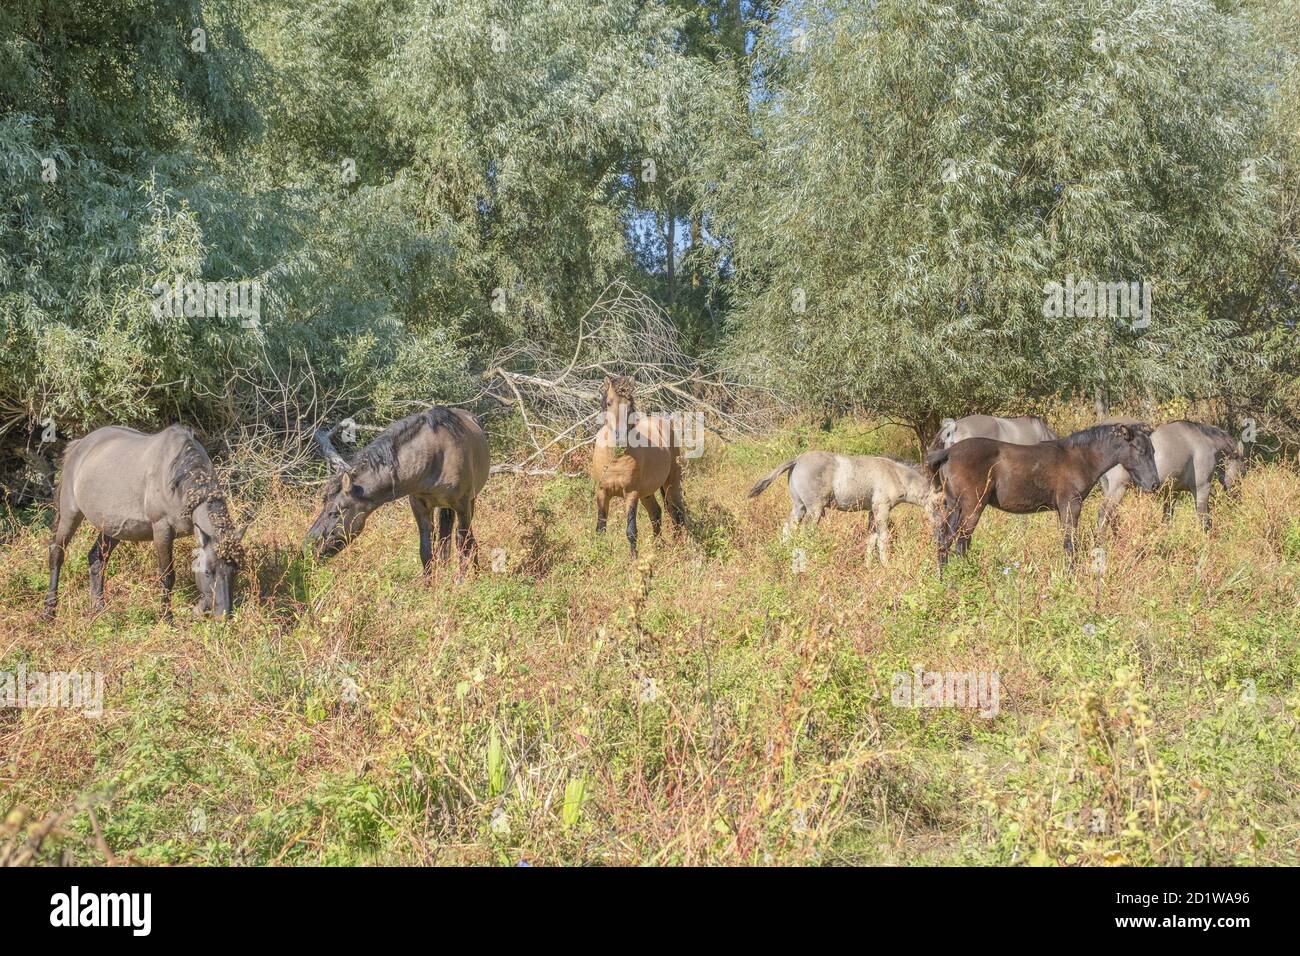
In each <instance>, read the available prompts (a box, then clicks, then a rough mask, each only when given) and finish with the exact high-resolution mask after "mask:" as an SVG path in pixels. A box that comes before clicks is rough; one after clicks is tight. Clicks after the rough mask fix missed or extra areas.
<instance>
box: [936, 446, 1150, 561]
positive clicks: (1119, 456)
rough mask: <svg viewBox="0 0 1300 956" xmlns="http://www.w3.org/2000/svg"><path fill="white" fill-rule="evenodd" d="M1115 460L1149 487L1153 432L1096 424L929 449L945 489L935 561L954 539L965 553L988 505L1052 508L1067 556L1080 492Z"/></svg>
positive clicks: (1024, 510) (1015, 510)
mask: <svg viewBox="0 0 1300 956" xmlns="http://www.w3.org/2000/svg"><path fill="white" fill-rule="evenodd" d="M1116 465H1122V466H1123V467H1124V468H1125V469H1126V470H1127V471H1128V473H1129V474H1130V475H1132V477H1133V479H1134V480H1135V481H1136V482H1137V483H1138V484H1139V485H1140V486H1141V487H1142V488H1144V489H1146V490H1147V491H1152V490H1154V489H1155V487H1156V463H1155V455H1154V452H1153V450H1152V446H1151V433H1150V432H1149V431H1147V430H1146V429H1145V428H1142V427H1140V426H1136V425H1094V426H1093V427H1092V428H1085V429H1084V430H1083V431H1079V432H1075V433H1074V434H1073V435H1068V436H1066V437H1065V438H1058V439H1056V440H1055V441H1043V442H1038V443H1036V444H1033V445H1013V444H1011V443H1009V442H1004V441H994V440H993V439H991V438H967V439H966V440H965V441H960V442H958V443H957V444H955V445H952V446H950V447H948V448H943V449H940V450H938V451H932V452H930V454H928V455H926V456H925V466H926V468H928V469H929V470H930V474H931V475H932V476H933V477H934V479H935V481H936V482H937V483H938V484H939V485H940V486H941V487H942V488H943V490H944V512H945V519H944V521H943V522H942V523H941V524H940V525H939V528H938V530H937V531H936V537H937V538H938V544H939V567H940V569H942V568H943V566H944V565H945V564H946V563H947V562H948V553H949V551H951V550H952V548H953V545H954V544H955V545H956V548H957V554H958V555H963V554H965V553H966V549H967V548H968V547H969V546H970V538H971V534H972V532H974V530H975V526H976V525H977V524H979V520H980V515H981V514H982V513H983V511H984V507H985V506H986V505H992V506H993V507H995V508H997V509H999V510H1000V511H1008V512H1010V513H1012V514H1032V513H1033V512H1036V511H1055V512H1056V515H1057V518H1059V519H1060V522H1061V527H1062V529H1064V532H1065V552H1066V554H1068V555H1069V556H1070V558H1071V560H1073V558H1074V534H1075V531H1076V530H1077V529H1078V527H1079V510H1080V508H1082V506H1083V499H1084V498H1086V497H1088V492H1090V491H1092V487H1093V485H1095V484H1097V479H1099V478H1100V477H1101V476H1102V475H1104V474H1105V473H1106V472H1108V471H1110V469H1112V468H1114V467H1115V466H1116Z"/></svg>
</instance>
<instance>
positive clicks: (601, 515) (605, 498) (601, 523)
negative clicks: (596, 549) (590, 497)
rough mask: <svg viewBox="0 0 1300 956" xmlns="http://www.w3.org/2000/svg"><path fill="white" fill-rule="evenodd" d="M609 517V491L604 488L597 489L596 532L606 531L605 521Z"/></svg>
mask: <svg viewBox="0 0 1300 956" xmlns="http://www.w3.org/2000/svg"><path fill="white" fill-rule="evenodd" d="M608 518H609V493H608V492H607V491H605V489H604V488H597V489H596V533H597V534H602V533H604V531H605V521H606V519H608Z"/></svg>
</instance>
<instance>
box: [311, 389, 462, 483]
mask: <svg viewBox="0 0 1300 956" xmlns="http://www.w3.org/2000/svg"><path fill="white" fill-rule="evenodd" d="M425 428H428V429H429V430H430V431H437V430H438V429H439V428H445V429H446V430H447V431H448V432H450V433H451V434H452V435H454V436H456V437H457V438H463V437H464V436H465V423H464V422H463V421H461V419H460V416H458V415H457V414H456V413H455V412H454V411H452V410H451V409H450V408H448V407H447V406H446V405H434V406H433V407H431V408H426V409H425V410H424V411H422V412H416V413H415V414H414V415H407V416H406V417H405V418H403V419H401V420H400V421H396V422H393V424H391V425H389V426H388V427H387V428H385V429H384V430H383V431H382V432H380V433H379V434H378V435H377V436H375V440H374V441H372V442H371V443H370V444H369V445H366V447H365V448H362V449H361V450H360V451H359V452H357V454H356V457H354V458H353V459H352V463H351V465H352V467H353V468H366V469H369V470H372V471H383V472H388V473H389V475H390V476H391V478H392V480H393V481H396V480H397V454H398V452H400V451H401V450H402V448H403V447H404V446H405V445H406V444H407V443H408V442H410V440H411V439H412V438H414V437H415V436H416V435H418V434H419V433H420V432H421V431H423V430H424V429H425ZM341 481H342V476H340V475H335V476H334V478H333V479H332V480H331V482H330V485H329V486H328V487H330V488H333V492H337V491H338V488H337V487H336V486H337V484H338V483H339V482H341ZM329 493H332V492H329V491H327V494H329Z"/></svg>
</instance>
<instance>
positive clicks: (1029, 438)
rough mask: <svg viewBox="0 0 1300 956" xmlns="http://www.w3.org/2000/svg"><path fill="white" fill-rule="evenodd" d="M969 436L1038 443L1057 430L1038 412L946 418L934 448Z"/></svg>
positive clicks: (945, 446)
mask: <svg viewBox="0 0 1300 956" xmlns="http://www.w3.org/2000/svg"><path fill="white" fill-rule="evenodd" d="M967 438H992V439H994V440H996V441H1005V442H1010V443H1011V444H1013V445H1035V444H1037V443H1038V442H1040V441H1052V440H1053V439H1055V438H1056V432H1054V431H1052V430H1051V429H1050V428H1048V427H1047V422H1045V421H1043V420H1042V419H1041V418H1039V417H1038V416H1037V415H1019V416H1017V417H1016V418H998V417H996V416H994V415H967V416H966V417H965V418H958V419H952V418H945V419H944V420H943V422H942V423H940V425H939V433H938V434H937V435H936V436H935V439H934V443H933V444H931V446H930V449H931V450H932V451H937V450H938V449H940V448H949V447H951V446H952V445H955V444H957V442H959V441H965V440H966V439H967Z"/></svg>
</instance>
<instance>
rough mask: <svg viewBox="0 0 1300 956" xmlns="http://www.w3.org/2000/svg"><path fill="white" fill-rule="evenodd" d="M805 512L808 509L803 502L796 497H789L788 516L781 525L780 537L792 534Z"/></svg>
mask: <svg viewBox="0 0 1300 956" xmlns="http://www.w3.org/2000/svg"><path fill="white" fill-rule="evenodd" d="M807 513H808V509H807V508H805V507H804V504H803V502H802V501H800V500H799V499H798V498H794V497H791V498H790V517H789V518H787V519H786V522H785V524H783V525H782V526H781V538H782V539H785V538H789V537H790V535H792V534H794V531H795V529H796V528H798V527H799V525H800V524H801V523H802V522H803V519H804V515H806V514H807Z"/></svg>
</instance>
